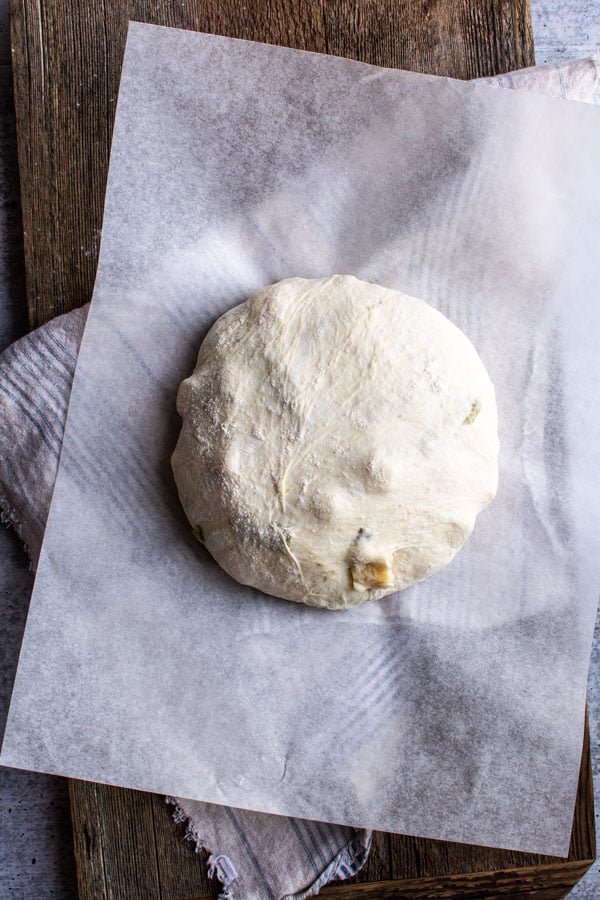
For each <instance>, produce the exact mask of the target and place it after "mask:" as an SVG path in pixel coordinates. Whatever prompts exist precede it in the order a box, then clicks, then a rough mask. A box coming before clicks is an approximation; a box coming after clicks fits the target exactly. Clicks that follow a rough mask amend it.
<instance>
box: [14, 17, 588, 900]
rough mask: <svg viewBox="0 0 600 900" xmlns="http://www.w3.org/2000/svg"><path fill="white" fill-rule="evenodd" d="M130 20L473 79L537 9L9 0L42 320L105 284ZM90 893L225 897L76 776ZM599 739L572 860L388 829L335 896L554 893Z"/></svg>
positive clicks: (571, 864)
mask: <svg viewBox="0 0 600 900" xmlns="http://www.w3.org/2000/svg"><path fill="white" fill-rule="evenodd" d="M129 19H136V20H138V21H145V22H151V23H155V24H160V25H170V26H173V27H179V28H190V29H194V30H200V31H205V32H210V33H215V34H223V35H228V36H232V37H242V38H247V39H250V40H259V41H266V42H268V43H275V44H281V45H283V46H290V47H297V48H300V49H306V50H313V51H316V52H320V53H333V54H336V55H340V56H347V57H351V58H355V59H360V60H363V61H365V62H370V63H375V64H377V65H385V66H393V67H398V68H405V69H410V70H413V71H421V72H430V73H433V74H440V75H451V76H454V77H458V78H473V77H478V76H483V75H494V74H497V73H500V72H505V71H509V70H511V69H516V68H520V67H522V66H526V65H533V63H534V56H533V40H532V33H531V23H530V15H529V4H528V2H527V0H427V2H417V0H355V2H351V0H306V2H302V0H265V2H264V3H260V4H258V3H251V2H246V3H242V2H240V0H204V2H194V0H179V2H174V0H157V2H150V0H122V2H118V0H79V2H75V0H72V2H70V3H65V2H64V0H44V2H43V3H42V2H41V0H11V38H12V46H13V66H14V81H15V105H16V113H17V131H18V145H19V170H20V177H21V193H22V208H23V224H24V243H25V258H26V277H27V296H28V308H29V320H30V324H31V326H32V327H34V326H36V325H39V324H41V323H42V322H44V321H46V320H47V319H49V318H51V317H52V316H54V315H56V314H57V313H59V312H63V311H67V310H69V309H72V308H74V307H76V306H79V305H81V304H83V303H85V302H87V301H88V300H89V299H90V297H91V293H92V290H93V283H94V277H95V271H96V263H97V257H98V250H99V241H100V229H101V222H102V207H103V198H104V190H105V184H106V175H107V171H108V160H109V151H110V140H111V134H112V127H113V120H114V113H115V108H116V99H117V93H118V84H119V74H120V67H121V60H122V55H123V50H124V46H125V39H126V33H127V23H128V20H129ZM71 804H72V807H71V808H72V818H73V834H74V844H75V853H76V858H77V869H78V883H79V892H80V896H81V897H82V898H101V897H107V898H115V900H121V898H130V897H131V898H133V897H140V898H141V897H143V898H148V900H152V898H164V900H170V898H176V897H179V898H191V897H197V898H199V897H205V898H206V897H215V896H216V895H217V893H218V885H213V884H211V883H210V882H209V881H208V879H207V877H206V872H205V865H204V860H203V859H202V858H201V856H199V855H198V854H195V853H194V849H193V847H192V845H191V844H189V843H186V842H184V841H183V840H182V839H181V838H182V828H181V826H180V827H179V828H176V827H175V826H174V825H173V823H172V821H171V819H170V812H169V808H168V807H167V805H166V804H165V802H164V798H162V797H158V796H154V795H149V794H142V793H139V792H135V791H128V790H124V789H120V788H113V787H108V786H106V785H97V784H91V783H86V782H72V783H71ZM594 845H595V842H594V823H593V801H592V788H591V772H590V761H589V740H588V738H587V732H586V744H585V747H584V756H583V764H582V772H581V778H580V785H579V794H578V801H577V810H576V817H575V824H574V831H573V838H572V842H571V852H570V855H569V860H568V861H564V860H557V859H552V858H550V857H538V856H532V855H530V854H518V853H512V852H508V851H500V850H492V849H489V848H481V847H470V846H467V845H462V844H451V843H445V842H440V841H428V840H424V839H419V838H411V837H405V836H401V835H388V834H381V833H379V834H377V835H376V836H375V838H374V844H373V850H372V852H371V855H370V858H369V861H368V863H367V865H366V866H365V868H364V869H363V871H362V872H361V873H360V874H359V875H358V876H357V877H356V878H355V879H353V880H352V881H351V882H347V883H344V884H342V885H337V886H331V887H328V888H326V889H324V890H323V891H322V895H323V896H332V897H333V896H334V895H335V896H336V897H337V898H338V900H350V898H354V897H357V898H358V897H365V898H366V897H381V898H387V897H390V898H391V897H415V898H417V897H419V898H425V897H475V896H477V897H480V898H481V897H490V898H491V897H501V896H502V897H506V896H513V897H519V896H523V897H525V896H527V897H538V898H548V900H550V898H554V897H560V896H563V895H564V893H565V891H566V890H567V889H568V888H569V887H570V886H571V885H572V884H574V883H575V881H576V880H577V879H578V878H579V877H581V875H582V874H583V872H584V871H585V869H586V868H587V867H588V866H589V864H590V862H591V861H592V859H593V856H594Z"/></svg>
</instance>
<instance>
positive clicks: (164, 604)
mask: <svg viewBox="0 0 600 900" xmlns="http://www.w3.org/2000/svg"><path fill="white" fill-rule="evenodd" d="M599 158H600V127H599V118H598V113H597V110H595V109H592V108H589V107H583V106H580V105H578V104H573V103H568V102H561V101H554V100H547V99H544V98H542V97H540V96H533V95H515V94H512V93H511V92H507V91H501V90H497V89H495V88H492V87H487V86H481V85H473V84H464V83H459V82H454V81H451V80H446V79H436V78H433V77H427V76H418V75H413V74H407V73H404V72H398V71H391V70H382V69H377V68H373V67H370V66H366V65H363V64H359V63H355V62H352V61H348V60H342V59H335V58H331V57H325V56H319V55H315V54H308V53H302V52H298V51H292V50H287V49H281V48H277V47H270V46H264V45H259V44H252V43H247V42H242V41H234V40H230V39H226V38H220V37H213V36H208V35H200V34H193V33H189V32H184V31H176V30H170V29H164V28H157V27H153V26H147V25H140V24H132V25H131V27H130V33H129V39H128V43H127V51H126V57H125V64H124V69H123V75H122V82H121V91H120V95H119V102H118V112H117V120H116V127H115V133H114V139H113V147H112V155H111V164H110V175H109V184H108V189H107V198H106V209H105V219H104V230H103V236H102V250H101V258H100V265H99V271H98V277H97V282H96V287H95V291H94V299H93V303H92V308H91V314H90V317H89V320H88V325H87V329H86V333H85V337H84V341H83V346H82V350H81V354H80V358H79V363H78V368H77V374H76V378H75V385H74V389H73V394H72V398H71V404H70V409H69V417H68V422H67V429H66V436H65V441H64V445H63V452H62V458H61V466H60V472H59V477H58V481H57V485H56V489H55V493H54V498H53V503H52V508H51V512H50V518H49V523H48V527H47V531H46V537H45V541H44V546H43V549H42V556H41V560H40V565H39V570H38V574H37V579H36V584H35V590H34V595H33V599H32V602H31V609H30V613H29V619H28V623H27V629H26V635H25V639H24V644H23V649H22V654H21V660H20V665H19V671H18V675H17V681H16V686H15V690H14V695H13V701H12V706H11V711H10V718H9V723H8V727H7V733H6V738H5V743H4V748H3V753H2V762H3V763H5V764H7V765H13V766H18V767H23V768H29V769H35V770H43V771H49V772H56V773H60V774H64V775H69V776H73V777H76V778H84V779H85V778H87V779H93V780H98V781H106V782H110V783H114V784H120V785H125V786H127V787H132V788H141V789H146V790H150V791H160V792H165V793H169V794H173V795H178V796H187V797H190V798H196V799H202V800H207V801H213V802H216V803H226V804H231V805H234V806H239V807H248V808H252V809H258V810H264V811H268V812H273V813H279V814H286V815H294V816H303V817H310V818H316V819H324V820H329V821H335V822H338V823H345V824H353V825H357V826H368V827H374V828H379V829H384V830H391V831H400V832H409V833H413V834H418V835H423V836H429V837H434V838H442V839H450V840H457V841H469V842H474V843H479V844H492V845H497V846H502V847H510V848H518V849H521V850H529V851H537V852H542V853H551V854H557V855H566V853H567V850H568V843H569V834H570V826H571V821H572V814H573V805H574V800H575V791H576V784H577V776H578V768H579V760H580V752H581V740H582V729H583V715H584V702H585V679H586V671H587V665H588V659H589V651H590V643H591V637H592V629H593V623H594V613H595V607H596V592H597V587H598V572H597V567H596V563H595V557H596V551H597V544H596V537H597V534H598V510H599V508H600V506H599V504H598V498H597V495H596V483H597V477H596V476H597V472H598V465H599V458H598V457H599V452H598V447H599V441H598V416H597V413H596V410H595V409H594V401H595V398H596V397H597V393H598V386H599V381H600V379H599V371H598V369H599V366H598V362H597V338H598V333H599V332H598V325H599V318H600V304H599V303H598V289H599V287H600V270H599V261H600V247H599V236H600V228H599V225H600V222H599V218H600V216H599V203H598V199H599V196H600V195H599V188H600V170H599V168H598V165H597V161H598V159H599ZM334 272H342V273H347V272H349V273H353V274H355V275H357V276H358V277H360V278H363V279H366V280H374V281H377V282H380V283H382V284H385V285H389V286H392V287H397V288H401V289H403V290H405V291H408V292H409V293H412V294H415V295H417V296H420V297H423V298H425V299H427V300H428V301H429V302H431V303H433V304H434V305H435V306H437V307H438V308H439V309H440V310H441V311H442V312H444V313H445V314H446V315H448V316H449V317H450V318H451V319H452V321H454V322H455V323H456V324H457V325H459V326H460V327H461V328H462V329H463V330H464V331H465V332H466V333H467V335H468V336H469V337H470V338H471V339H472V340H473V342H474V343H475V345H476V346H477V348H478V349H479V351H480V353H481V355H482V357H483V359H484V362H485V364H486V366H487V367H488V370H489V372H490V374H491V376H492V378H493V380H494V382H495V385H496V389H497V396H498V404H499V414H500V439H501V447H502V451H501V473H500V489H499V492H498V496H497V499H496V500H495V501H494V502H493V504H492V505H491V506H490V507H489V508H488V509H487V510H486V511H485V512H484V513H483V514H482V515H481V516H480V519H479V520H478V523H477V527H476V530H475V533H474V535H473V537H472V538H471V539H470V541H469V542H468V543H467V545H466V546H465V548H464V549H463V551H462V552H461V553H460V554H459V556H458V557H457V558H456V560H455V561H454V562H453V563H452V564H451V565H450V566H449V567H448V568H447V569H445V570H444V571H442V572H441V573H440V574H438V575H436V576H434V577H432V578H430V579H429V580H427V581H426V582H424V583H422V584H420V585H418V586H415V587H414V588H412V589H410V590H409V591H407V592H405V593H403V594H400V595H396V596H395V597H394V598H392V599H389V600H384V601H380V602H377V603H372V604H368V605H366V606H363V607H361V608H359V609H357V610H353V611H350V612H347V613H344V612H338V613H331V612H326V611H321V610H315V609H309V608H304V607H302V606H298V605H295V604H291V603H288V602H285V601H278V600H276V599H273V598H270V597H266V596H263V595H260V594H258V593H257V592H254V591H252V590H250V589H249V588H246V587H242V586H240V585H237V584H236V583H234V582H233V581H232V580H231V579H229V578H228V576H226V575H225V574H224V573H223V572H222V571H221V570H220V569H219V568H218V567H217V565H216V564H215V563H214V562H213V561H212V560H211V559H210V557H209V556H208V555H207V554H205V552H204V551H203V549H202V548H201V547H200V546H199V545H198V544H197V542H196V541H195V540H194V539H193V537H192V535H191V530H190V528H189V526H188V524H187V522H186V521H185V518H184V516H183V513H182V512H181V510H180V507H179V503H178V500H177V497H176V493H175V490H174V485H173V480H172V476H171V473H170V464H169V458H170V454H171V452H172V449H173V447H174V444H175V441H176V438H177V434H178V429H179V420H178V418H177V414H176V412H175V394H176V390H177V387H178V384H179V382H180V380H181V379H182V378H183V377H185V376H186V375H187V374H189V372H190V371H191V369H192V368H193V364H194V360H195V355H196V351H197V348H198V345H199V342H200V340H201V338H202V336H203V335H204V334H205V333H206V330H207V329H208V327H209V326H210V324H211V323H212V322H213V321H214V319H215V318H216V317H217V316H218V315H219V314H221V313H222V312H224V311H225V310H226V309H228V308H229V307H230V306H232V305H234V304H236V303H239V302H240V301H242V300H243V299H245V298H246V297H247V296H248V295H249V294H250V293H251V292H252V291H254V290H255V289H258V288H260V287H262V286H264V285H265V284H268V283H270V282H273V281H276V280H278V279H281V278H284V277H287V276H290V275H301V276H308V277H316V276H321V275H327V274H331V273H334Z"/></svg>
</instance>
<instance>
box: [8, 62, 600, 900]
mask: <svg viewBox="0 0 600 900" xmlns="http://www.w3.org/2000/svg"><path fill="white" fill-rule="evenodd" d="M482 80H483V81H485V82H488V83H491V84H497V85H498V86H499V87H505V88H509V89H518V90H526V91H534V92H538V93H544V94H547V95H549V96H552V97H561V98H563V99H567V100H578V101H582V102H598V67H597V66H596V64H595V63H594V62H593V61H592V60H583V61H576V62H572V63H564V64H561V65H560V66H540V67H536V68H533V69H525V70H522V71H520V72H515V73H509V74H507V75H501V76H497V77H496V78H489V79H482ZM87 310H88V307H87V306H86V307H83V308H81V309H79V310H75V311H73V312H71V313H68V314H66V315H63V316H59V317H58V318H56V319H53V320H52V321H51V322H49V323H48V324H46V325H44V326H43V327H42V328H39V329H37V331H34V332H32V333H31V334H29V335H27V336H26V337H24V338H22V339H21V340H19V341H17V342H16V343H15V344H13V345H12V346H11V347H9V348H8V349H7V350H6V351H5V352H4V353H3V354H2V355H0V446H1V447H2V454H1V456H0V509H1V511H2V515H3V518H4V519H6V520H8V521H10V522H11V523H12V525H14V527H15V528H16V530H17V532H18V534H19V535H20V537H21V539H22V540H23V542H24V543H25V545H26V547H27V549H28V552H29V555H30V557H31V560H32V564H33V565H34V566H35V565H36V563H37V560H38V557H39V552H40V548H41V543H42V538H43V533H44V527H45V522H46V518H47V515H48V510H49V508H50V501H51V497H52V490H53V486H54V481H55V479H56V473H57V470H58V463H59V458H60V451H61V445H62V437H63V432H64V428H65V422H66V419H67V410H68V403H69V395H70V391H71V384H72V380H73V375H74V372H75V365H76V361H77V353H78V349H79V344H80V341H81V337H82V335H83V330H84V327H85V320H86V316H87ZM167 800H168V802H171V803H173V804H174V805H175V813H174V818H175V820H176V821H178V822H181V821H186V822H187V832H186V838H187V839H188V840H191V841H193V842H194V843H195V846H196V849H197V850H198V851H200V850H201V849H206V850H208V851H209V852H210V853H211V855H210V856H209V859H208V864H209V872H210V873H211V874H215V875H216V876H217V877H218V878H219V880H220V881H221V883H222V884H223V891H222V894H221V895H220V896H222V897H233V896H234V895H235V897H237V898H238V900H284V898H303V897H309V896H311V895H314V894H316V893H318V891H319V889H320V888H321V887H322V886H323V885H324V884H327V883H328V882H330V881H336V880H342V879H345V878H349V877H351V876H352V875H355V874H356V873H357V872H358V871H359V870H360V868H361V867H362V866H363V865H364V863H365V862H366V860H367V858H368V854H369V848H370V845H371V837H372V834H371V832H370V831H367V830H361V829H354V828H348V827H342V826H338V825H329V824H325V823H322V822H313V821H307V820H302V819H293V818H287V817H281V816H272V815H267V814H265V813H256V812H251V811H248V810H237V809H236V810H234V809H231V808H230V807H225V806H217V805H215V804H210V803H202V802H199V801H193V800H186V799H184V798H170V797H169V798H167Z"/></svg>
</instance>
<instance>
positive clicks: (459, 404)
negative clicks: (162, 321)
mask: <svg viewBox="0 0 600 900" xmlns="http://www.w3.org/2000/svg"><path fill="white" fill-rule="evenodd" d="M177 409H178V411H179V413H180V415H181V417H182V419H183V427H182V430H181V435H180V437H179V441H178V444H177V447H176V449H175V452H174V454H173V471H174V474H175V480H176V483H177V488H178V490H179V496H180V498H181V503H182V505H183V508H184V510H185V512H186V515H187V517H188V519H189V521H190V523H191V525H192V527H193V529H194V533H195V534H196V536H197V537H198V538H199V539H200V540H201V541H203V542H204V544H205V545H206V547H207V549H208V550H209V551H210V553H211V554H212V555H213V556H214V558H215V559H216V560H217V562H218V563H219V564H220V565H221V566H222V567H223V568H224V569H225V570H226V571H227V572H229V574H230V575H232V576H233V578H235V579H236V580H237V581H239V582H241V583H242V584H249V585H252V586H253V587H255V588H258V589H259V590H261V591H264V592H265V593H267V594H273V595H274V596H276V597H283V598H286V599H288V600H295V601H298V602H302V603H307V604H310V605H313V606H323V607H327V608H328V609H347V608H348V607H351V606H356V605H357V604H359V603H362V602H363V601H365V600H374V599H377V598H380V597H383V596H384V595H386V594H390V593H392V592H394V591H399V590H402V589H403V588H406V587H408V586H409V585H411V584H413V583H414V582H415V581H420V580H421V579H423V578H426V577H427V576H428V575H431V574H432V573H433V572H436V571H437V570H438V569H441V568H442V567H443V566H445V565H446V564H447V563H449V562H450V560H451V559H452V557H453V556H454V555H455V554H456V552H457V550H459V548H460V547H461V546H462V545H463V543H464V542H465V540H466V539H467V537H468V536H469V534H470V533H471V531H472V530H473V526H474V524H475V518H476V516H477V514H478V513H479V512H480V511H481V510H482V509H483V507H484V506H485V505H486V504H487V503H489V502H490V500H491V499H492V498H493V497H494V494H495V492H496V487H497V479H498V462H497V457H498V437H497V413H496V402H495V396H494V388H493V386H492V383H491V381H490V379H489V377H488V374H487V372H486V370H485V368H484V366H483V363H482V362H481V359H480V358H479V356H478V354H477V352H476V350H475V349H474V347H473V345H472V344H471V343H470V342H469V340H468V339H467V338H466V337H465V335H464V334H463V333H462V332H461V331H460V330H459V329H458V328H456V326H455V325H453V324H452V323H451V322H449V321H448V319H446V318H445V317H444V316H443V315H442V314H441V313H439V312H437V311H436V310H434V309H433V308H432V307H431V306H429V305H428V304H427V303H424V302H423V301H422V300H417V299H415V298H414V297H409V296H407V295H406V294H402V293H400V292H399V291H395V290H390V289H388V288H384V287H380V286H379V285H376V284H367V283H365V282H362V281H359V280H358V279H356V278H354V277H352V276H348V275H334V276H333V277H331V278H319V279H310V280H307V279H303V278H288V279H286V280H285V281H281V282H279V283H278V284H274V285H272V286H271V287H268V288H266V289H265V290H263V291H260V292H259V293H257V294H255V295H254V296H253V297H251V298H250V299H249V300H247V301H246V302H245V303H242V304H241V305H240V306H236V307H235V308H234V309H231V310H229V312H227V313H225V315H223V316H222V317H221V318H220V319H219V320H218V321H217V322H216V323H215V324H214V326H213V327H212V328H211V330H210V332H209V333H208V335H207V337H206V339H205V340H204V341H203V343H202V346H201V347H200V352H199V355H198V361H197V365H196V369H195V371H194V373H193V375H191V376H190V377H189V378H187V379H186V380H185V381H184V382H183V383H182V385H181V387H180V389H179V394H178V398H177Z"/></svg>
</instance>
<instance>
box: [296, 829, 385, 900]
mask: <svg viewBox="0 0 600 900" xmlns="http://www.w3.org/2000/svg"><path fill="white" fill-rule="evenodd" d="M372 841H373V832H370V833H369V836H368V839H367V841H366V843H362V842H361V843H360V846H357V844H358V843H359V839H358V837H357V836H355V837H353V838H351V840H349V841H348V843H347V844H345V845H344V846H343V847H342V849H341V850H340V851H339V853H338V855H337V856H336V857H335V859H333V860H332V861H331V862H330V863H329V865H328V866H327V867H326V868H325V869H323V871H322V872H321V874H320V875H319V876H318V878H316V879H315V880H314V881H313V882H312V884H310V885H309V886H308V887H307V888H305V889H304V890H302V891H299V892H298V893H296V894H286V895H285V897H282V900H306V898H308V897H314V896H315V894H318V893H319V891H320V890H321V888H322V887H325V885H326V884H329V882H330V881H333V880H335V877H336V875H337V873H338V872H339V870H340V869H341V867H342V866H346V867H348V868H350V869H353V870H354V871H353V875H356V874H358V872H360V870H361V869H362V867H363V866H364V864H365V863H366V861H367V859H368V858H369V852H370V850H371V843H372ZM351 877H352V876H351V875H347V876H346V875H344V876H343V880H344V881H345V880H346V879H347V878H351Z"/></svg>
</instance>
